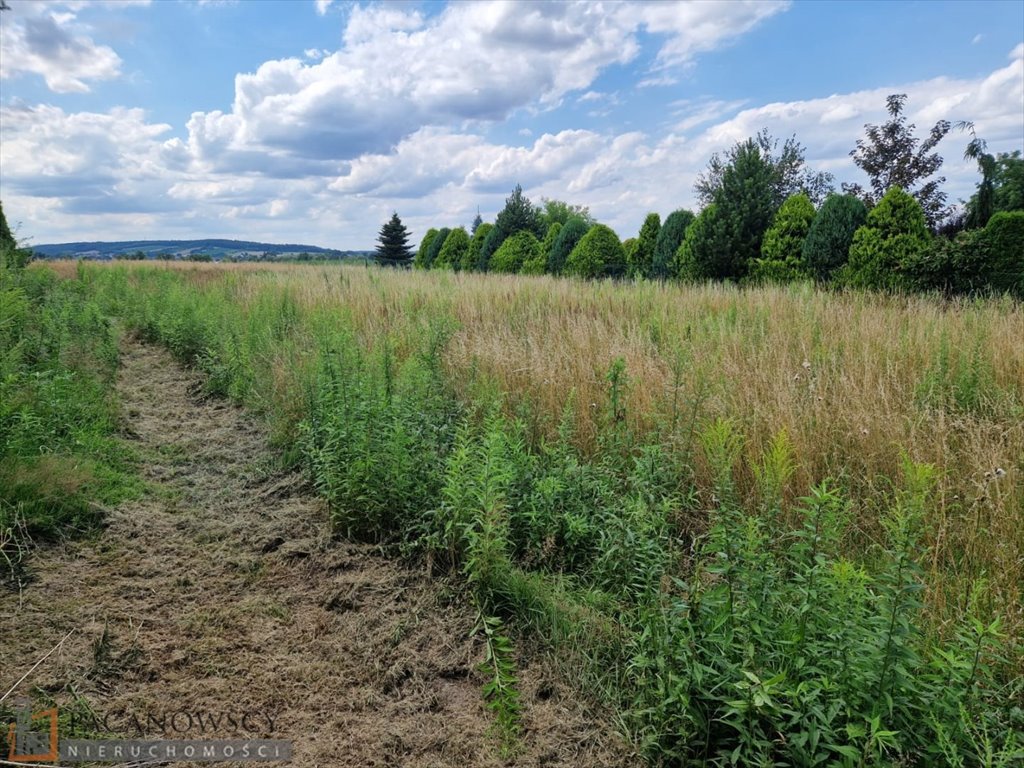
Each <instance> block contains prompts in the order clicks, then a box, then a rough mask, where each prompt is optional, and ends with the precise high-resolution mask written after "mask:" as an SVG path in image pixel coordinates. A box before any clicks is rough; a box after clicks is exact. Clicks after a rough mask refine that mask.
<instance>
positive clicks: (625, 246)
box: [622, 237, 640, 277]
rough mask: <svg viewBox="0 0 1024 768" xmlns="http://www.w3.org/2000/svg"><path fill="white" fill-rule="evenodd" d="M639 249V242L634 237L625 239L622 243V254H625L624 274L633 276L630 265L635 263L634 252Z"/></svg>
mask: <svg viewBox="0 0 1024 768" xmlns="http://www.w3.org/2000/svg"><path fill="white" fill-rule="evenodd" d="M639 247H640V240H639V238H636V237H627V238H626V239H625V240H623V241H622V252H623V253H625V254H626V274H627V275H629V276H631V277H632V276H633V274H634V273H633V272H632V271H631V269H630V264H633V263H634V262H635V261H636V251H637V248H639Z"/></svg>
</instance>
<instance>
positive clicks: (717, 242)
mask: <svg viewBox="0 0 1024 768" xmlns="http://www.w3.org/2000/svg"><path fill="white" fill-rule="evenodd" d="M731 235H732V233H731V232H730V231H729V227H728V223H727V222H726V221H724V220H723V218H722V216H721V214H720V213H719V210H718V205H717V204H715V203H712V204H711V205H709V206H708V207H707V208H705V209H704V210H703V211H701V212H700V215H699V216H698V217H697V218H696V219H694V220H693V222H692V223H691V224H690V226H689V227H687V228H686V236H685V237H684V238H683V242H682V244H681V245H680V246H679V250H678V251H676V259H675V269H674V274H675V275H676V277H678V278H679V279H681V280H688V281H700V280H722V279H725V278H728V277H733V276H735V259H734V258H733V256H732V252H731V248H732V246H733V238H732V236H731Z"/></svg>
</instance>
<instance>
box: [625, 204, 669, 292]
mask: <svg viewBox="0 0 1024 768" xmlns="http://www.w3.org/2000/svg"><path fill="white" fill-rule="evenodd" d="M659 234H661V217H660V216H659V215H658V214H656V213H649V214H647V218H646V219H644V224H643V226H642V227H641V228H640V236H639V237H638V238H637V243H636V248H635V250H633V254H632V259H630V258H629V254H628V252H627V258H626V268H627V271H628V273H629V276H630V277H646V278H650V277H654V251H655V249H656V248H657V245H658V235H659Z"/></svg>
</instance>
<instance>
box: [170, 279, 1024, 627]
mask: <svg viewBox="0 0 1024 768" xmlns="http://www.w3.org/2000/svg"><path fill="white" fill-rule="evenodd" d="M165 268H167V269H175V270H183V271H186V272H187V273H188V274H189V275H190V280H192V281H193V282H194V283H195V284H196V285H197V286H199V285H203V284H207V283H209V282H210V281H211V280H213V281H216V280H218V279H220V278H221V277H223V276H225V275H231V276H232V277H231V281H232V288H233V294H232V295H233V296H235V297H236V298H237V300H238V301H239V302H240V303H241V304H242V305H243V306H244V305H247V304H249V303H251V302H253V301H256V300H257V297H258V296H260V295H265V291H266V290H267V289H268V288H271V289H273V290H279V291H287V292H288V294H289V295H290V296H291V297H292V298H293V299H294V300H295V301H296V302H297V303H298V304H299V305H300V306H302V307H306V308H309V309H315V310H317V311H319V312H323V313H326V315H327V316H328V317H329V316H330V313H332V312H335V313H336V312H343V313H344V314H345V316H346V317H347V318H349V319H350V320H351V321H352V323H353V324H354V325H355V327H356V328H357V329H358V333H359V334H360V337H361V340H362V341H363V343H365V344H366V345H368V346H372V345H373V343H374V340H375V339H378V338H379V337H380V336H381V335H382V334H383V333H384V332H385V331H389V332H390V331H395V330H399V331H401V330H403V329H404V330H405V331H406V333H405V334H404V336H405V337H406V338H410V337H415V333H416V328H417V323H419V324H422V322H423V318H424V317H429V316H438V315H443V314H447V315H450V316H451V317H453V318H454V319H455V321H456V324H457V327H456V330H455V332H454V336H453V338H452V340H451V342H450V344H449V345H448V346H447V348H446V352H445V355H446V358H445V362H446V365H447V369H448V372H449V374H450V377H451V380H452V382H453V384H454V386H455V387H456V388H457V389H459V390H460V391H462V392H463V394H465V395H467V396H468V395H469V394H470V393H471V391H472V388H473V387H474V386H476V382H477V381H478V378H479V376H480V375H482V376H483V377H485V378H487V379H489V380H491V381H493V382H496V383H497V385H498V386H499V387H500V389H501V390H502V391H503V392H504V393H506V397H507V404H508V407H509V408H510V409H516V408H517V406H518V405H519V404H520V403H522V402H528V403H529V404H530V409H531V413H532V414H534V415H535V418H536V423H535V424H533V425H532V426H533V428H534V429H535V430H536V431H540V432H542V431H546V430H550V429H553V427H554V424H555V423H556V422H557V420H558V418H559V416H560V415H561V413H562V411H563V409H564V407H565V406H566V404H567V402H569V401H570V399H571V398H573V397H574V398H575V403H576V405H577V408H576V411H577V420H578V426H579V436H580V442H581V447H582V448H583V449H584V450H587V449H589V448H590V447H592V444H593V441H594V438H595V435H596V430H597V419H598V418H599V411H601V409H603V408H605V407H606V403H607V387H608V385H607V382H606V380H605V376H606V374H607V372H608V369H609V366H610V365H611V363H612V361H613V360H615V359H616V358H618V357H621V358H623V359H624V360H625V362H626V372H627V375H628V377H629V388H628V394H627V398H626V408H627V419H628V421H629V422H630V424H631V425H632V426H633V427H635V428H637V429H638V430H645V429H649V428H652V427H655V426H657V425H661V426H662V428H663V429H664V426H665V425H671V424H673V423H674V424H675V425H676V429H675V431H676V435H675V437H676V439H679V440H686V435H687V433H688V431H689V429H690V425H691V424H693V423H694V421H696V423H697V424H703V423H706V422H708V421H709V420H711V419H714V418H717V417H723V418H728V419H732V420H734V421H735V423H736V424H737V425H738V426H739V427H740V428H741V431H742V432H743V434H744V436H745V439H746V442H745V454H746V458H747V466H746V468H742V469H741V470H740V477H739V482H740V486H741V490H742V491H743V492H745V493H747V494H750V495H753V493H754V488H753V477H752V473H751V471H750V468H749V467H750V465H751V464H752V463H754V462H756V461H757V460H758V458H759V457H760V456H761V455H762V454H763V452H764V450H765V448H766V446H767V444H768V442H769V441H770V440H771V439H772V437H773V436H774V435H776V434H777V433H778V432H780V431H782V430H785V432H786V433H787V434H788V436H789V438H790V442H791V443H792V446H793V449H794V453H795V458H796V460H797V462H798V465H799V469H798V471H797V473H796V475H795V476H794V478H793V480H792V482H791V484H790V487H789V488H788V489H787V493H788V495H789V496H790V497H791V498H792V497H795V496H798V495H800V494H802V493H804V492H806V490H807V488H808V487H809V485H810V484H812V483H814V482H817V481H819V480H821V479H823V478H825V477H833V478H842V481H843V482H844V484H845V485H846V486H847V487H848V488H849V490H850V493H851V496H852V498H853V501H854V504H855V506H856V516H855V519H856V521H857V524H858V525H857V532H856V536H857V537H858V538H859V539H860V541H861V543H863V542H864V541H869V540H870V539H871V538H873V537H874V536H876V535H878V526H877V516H878V511H879V509H880V507H881V505H882V504H884V503H885V502H886V501H887V499H888V498H890V494H891V490H892V486H893V484H894V483H898V479H899V476H900V464H901V455H902V453H903V452H905V453H906V455H907V456H909V457H910V458H911V459H913V460H915V461H921V462H929V463H932V464H934V465H935V466H936V467H937V468H938V470H939V474H940V481H939V488H938V493H937V495H936V498H935V500H934V504H933V506H932V509H931V513H930V515H931V517H930V520H929V543H930V544H931V545H932V547H931V550H930V555H929V557H930V558H931V570H932V574H931V576H932V578H931V579H930V585H931V586H930V589H929V595H928V601H929V603H930V605H931V607H932V608H933V609H937V610H933V615H934V616H935V618H936V620H938V621H941V620H942V619H943V617H947V616H949V615H950V613H955V612H956V609H957V608H958V607H960V606H962V604H963V602H964V600H965V599H966V594H967V593H968V591H969V583H968V582H969V581H970V580H972V579H975V578H977V577H979V576H980V575H981V574H985V575H986V578H987V579H988V581H989V586H990V590H989V594H990V595H991V597H992V599H993V601H994V604H995V605H996V606H998V607H999V608H1000V609H1001V610H1002V611H1003V612H1004V613H1005V614H1006V618H1007V621H1008V625H1009V626H1010V627H1011V628H1012V629H1013V631H1014V632H1019V630H1020V628H1021V627H1022V626H1024V613H1022V608H1021V605H1022V603H1024V594H1022V589H1021V588H1022V583H1024V341H1022V340H1024V306H1022V305H1021V304H1020V303H1014V302H1011V301H1009V300H1003V301H976V302H956V303H945V302H940V301H937V300H934V299H932V298H929V297H887V296H875V295H863V294H850V295H845V294H830V293H823V292H818V291H815V290H812V289H810V288H807V287H794V288H790V289H787V288H758V289H737V288H735V287H731V286H723V285H716V286H702V287H686V286H677V285H664V286H663V285H654V284H643V285H613V284H609V283H581V282H575V281H569V280H560V279H554V278H548V277H539V278H538V277H518V276H491V275H487V276H481V275H473V274H466V275H463V274H452V273H436V272H432V273H421V272H400V271H381V270H379V269H376V268H362V267H342V268H338V267H323V266H293V265H282V264H275V265H254V264H231V265H222V264H168V265H165ZM401 335H402V334H399V336H401ZM288 354H289V359H287V360H285V359H282V360H281V361H280V365H279V374H280V375H279V378H280V379H281V381H280V382H278V383H277V385H276V386H275V389H277V387H280V389H279V390H278V391H279V392H281V394H282V397H281V400H282V401H287V400H288V399H290V398H291V397H292V396H293V395H292V393H294V392H295V389H294V387H295V385H296V382H295V377H296V375H297V374H296V371H301V370H304V369H307V366H305V365H302V364H301V363H302V361H301V360H296V359H295V354H296V351H295V350H292V351H290V352H289V353H288ZM399 354H401V350H399ZM670 437H671V436H670ZM997 470H1000V471H1001V473H997ZM696 471H697V482H698V486H699V487H706V484H707V481H708V478H707V472H706V469H704V468H702V467H700V466H699V461H698V467H697V468H696Z"/></svg>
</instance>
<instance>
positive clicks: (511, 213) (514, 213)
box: [480, 184, 544, 270]
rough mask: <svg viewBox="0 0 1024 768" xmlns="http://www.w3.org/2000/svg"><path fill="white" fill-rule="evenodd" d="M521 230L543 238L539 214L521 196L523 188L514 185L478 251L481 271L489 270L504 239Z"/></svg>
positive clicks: (527, 199)
mask: <svg viewBox="0 0 1024 768" xmlns="http://www.w3.org/2000/svg"><path fill="white" fill-rule="evenodd" d="M523 230H526V231H528V232H532V233H533V235H534V237H538V238H539V237H543V236H544V229H543V224H542V221H541V216H540V212H539V211H538V210H537V208H536V207H534V205H533V203H531V202H530V200H529V198H527V197H526V195H524V194H523V188H522V187H521V186H520V185H519V184H516V186H515V189H513V190H512V194H511V196H509V197H508V198H507V199H506V200H505V207H504V208H502V209H501V212H500V213H499V214H498V218H497V219H496V220H495V222H494V229H492V230H491V232H490V234H488V235H487V239H486V240H484V243H483V246H482V247H481V249H480V263H481V264H482V265H483V270H487V269H489V268H490V267H489V266H488V265H489V264H490V261H491V256H493V255H494V253H495V251H497V250H498V248H500V247H501V244H502V243H503V242H505V240H506V238H509V237H511V236H512V235H514V234H515V233H516V232H521V231H523Z"/></svg>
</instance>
